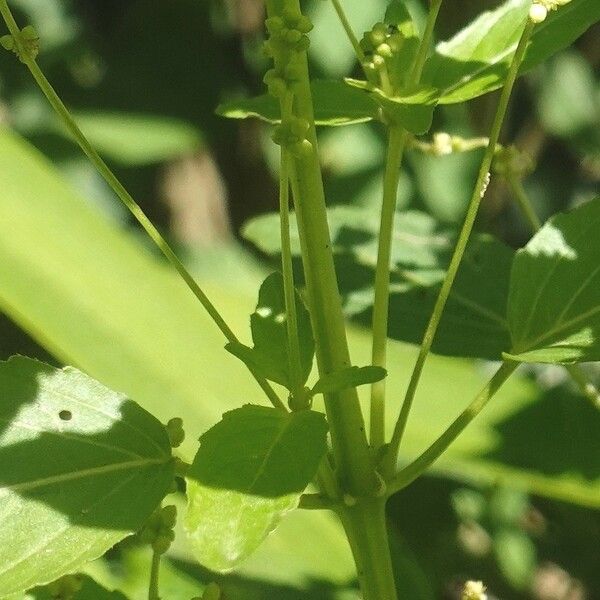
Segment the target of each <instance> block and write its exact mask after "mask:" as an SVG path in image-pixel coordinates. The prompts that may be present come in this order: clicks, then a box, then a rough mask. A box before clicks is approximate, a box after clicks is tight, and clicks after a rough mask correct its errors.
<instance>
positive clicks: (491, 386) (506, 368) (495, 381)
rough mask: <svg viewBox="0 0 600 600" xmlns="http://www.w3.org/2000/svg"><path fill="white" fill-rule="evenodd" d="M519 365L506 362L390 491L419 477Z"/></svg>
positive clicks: (399, 474)
mask: <svg viewBox="0 0 600 600" xmlns="http://www.w3.org/2000/svg"><path fill="white" fill-rule="evenodd" d="M518 366H519V363H517V362H504V363H502V365H501V366H500V368H499V369H498V370H497V371H496V373H495V374H494V376H493V377H492V378H491V379H490V381H489V382H488V383H487V384H486V385H485V387H484V388H483V389H482V390H481V392H479V394H477V396H475V398H474V400H473V401H472V402H471V404H469V406H468V407H467V408H466V409H465V410H464V411H463V412H462V413H461V414H460V415H459V416H458V417H457V418H456V419H455V421H454V422H453V423H452V424H451V425H450V427H448V429H446V431H444V433H442V435H440V437H439V438H438V439H437V440H436V441H435V442H433V444H431V446H429V448H427V450H425V452H423V454H421V455H420V456H419V457H418V458H417V459H415V460H414V461H413V462H412V463H410V464H409V465H408V466H406V467H404V468H403V469H402V470H401V471H400V472H399V473H398V474H397V475H396V476H394V477H393V478H392V479H391V480H390V481H389V482H388V493H389V494H390V495H391V494H393V493H395V492H397V491H399V490H401V489H402V488H405V487H406V486H407V485H409V484H410V483H412V482H413V481H414V480H415V479H417V477H419V476H420V475H421V474H422V473H423V472H424V471H425V470H426V469H427V468H428V467H429V466H431V465H432V464H433V463H434V462H435V461H436V460H437V459H438V458H439V457H440V456H441V455H442V454H443V453H444V452H445V451H446V449H447V448H448V446H450V444H451V443H452V442H453V441H454V440H455V439H456V438H457V437H458V436H459V435H460V434H461V433H462V432H463V431H464V429H465V428H466V427H467V425H469V423H471V421H472V420H473V419H474V418H475V417H476V416H477V415H478V414H479V413H480V412H481V411H482V410H483V408H484V407H485V406H486V404H487V403H488V402H489V401H490V400H491V399H492V397H493V396H494V395H495V394H496V392H497V391H498V390H499V389H500V387H501V386H502V384H503V383H504V382H505V381H506V380H507V379H508V378H509V377H510V376H511V375H512V373H513V372H514V371H515V369H516V368H517V367H518Z"/></svg>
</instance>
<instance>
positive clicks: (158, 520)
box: [138, 505, 177, 554]
mask: <svg viewBox="0 0 600 600" xmlns="http://www.w3.org/2000/svg"><path fill="white" fill-rule="evenodd" d="M176 522H177V508H176V507H175V506H173V505H169V506H165V507H162V508H157V509H156V510H155V511H154V512H153V513H152V514H151V515H150V518H149V519H148V521H147V522H146V524H145V525H144V527H142V529H141V530H140V532H139V534H138V535H139V538H140V540H141V541H142V542H144V543H145V544H150V545H151V546H152V549H153V550H154V552H156V553H157V554H164V553H165V552H166V551H167V550H168V549H169V548H170V547H171V544H172V543H173V540H174V539H175V532H174V531H173V528H174V527H175V523H176Z"/></svg>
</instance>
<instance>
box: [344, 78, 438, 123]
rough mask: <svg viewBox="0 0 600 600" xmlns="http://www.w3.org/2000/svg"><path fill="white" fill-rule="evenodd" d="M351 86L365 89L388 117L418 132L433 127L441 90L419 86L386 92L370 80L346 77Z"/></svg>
mask: <svg viewBox="0 0 600 600" xmlns="http://www.w3.org/2000/svg"><path fill="white" fill-rule="evenodd" d="M344 81H345V82H346V83H347V84H348V85H349V86H350V87H353V88H356V89H359V90H364V91H365V92H368V93H369V96H370V97H371V98H373V99H374V100H375V102H376V103H377V104H379V105H380V106H381V108H382V109H383V110H384V111H385V113H386V116H387V118H388V119H390V120H392V121H393V122H394V123H397V124H398V125H401V126H402V127H404V128H405V129H408V131H410V132H412V133H416V134H421V133H425V132H426V131H428V130H429V128H430V127H431V122H432V120H433V111H434V109H435V107H436V105H437V103H438V98H439V91H438V90H437V89H436V88H434V87H431V86H428V85H426V86H419V87H418V88H417V89H415V90H410V91H406V92H398V93H395V94H393V95H389V94H386V93H385V92H384V91H383V90H381V89H380V88H378V87H376V86H374V85H373V84H372V83H369V82H368V81H362V80H360V79H350V78H346V79H345V80H344Z"/></svg>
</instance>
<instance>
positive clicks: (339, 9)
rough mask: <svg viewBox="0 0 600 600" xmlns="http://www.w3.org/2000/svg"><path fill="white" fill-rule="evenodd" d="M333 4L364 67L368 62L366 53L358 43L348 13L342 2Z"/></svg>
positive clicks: (332, 0) (338, 1)
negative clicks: (366, 61)
mask: <svg viewBox="0 0 600 600" xmlns="http://www.w3.org/2000/svg"><path fill="white" fill-rule="evenodd" d="M331 3H332V4H333V8H334V9H335V12H336V13H337V16H338V18H339V20H340V23H341V24H342V27H343V28H344V31H345V32H346V36H347V37H348V40H350V43H351V44H352V48H354V53H355V54H356V58H358V61H359V62H360V64H361V65H362V64H363V63H364V62H365V60H366V58H365V53H364V52H363V49H362V48H361V47H360V44H359V43H358V38H357V37H356V35H354V31H353V30H352V25H350V21H348V17H347V16H346V13H345V12H344V9H343V8H342V5H341V4H340V0H331Z"/></svg>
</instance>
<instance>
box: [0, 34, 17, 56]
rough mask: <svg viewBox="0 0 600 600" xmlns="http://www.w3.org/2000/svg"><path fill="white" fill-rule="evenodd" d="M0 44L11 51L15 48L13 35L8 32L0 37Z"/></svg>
mask: <svg viewBox="0 0 600 600" xmlns="http://www.w3.org/2000/svg"><path fill="white" fill-rule="evenodd" d="M0 46H2V47H3V48H4V49H5V50H8V51H9V52H12V51H13V50H14V49H15V40H14V39H13V36H12V35H10V34H8V35H3V36H2V37H0Z"/></svg>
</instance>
